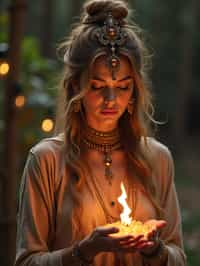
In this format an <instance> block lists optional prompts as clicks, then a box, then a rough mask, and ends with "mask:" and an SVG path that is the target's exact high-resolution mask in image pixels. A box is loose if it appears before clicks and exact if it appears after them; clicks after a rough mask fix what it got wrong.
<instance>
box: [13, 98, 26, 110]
mask: <svg viewBox="0 0 200 266" xmlns="http://www.w3.org/2000/svg"><path fill="white" fill-rule="evenodd" d="M25 102H26V98H25V96H24V95H18V96H17V97H16V98H15V106H16V107H17V108H21V107H23V106H24V104H25Z"/></svg>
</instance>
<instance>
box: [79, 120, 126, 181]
mask: <svg viewBox="0 0 200 266" xmlns="http://www.w3.org/2000/svg"><path fill="white" fill-rule="evenodd" d="M82 142H83V144H84V145H85V146H86V147H87V148H88V149H94V150H98V151H101V152H103V154H104V165H105V177H106V179H107V180H108V183H109V184H110V185H111V184H112V179H113V173H112V169H111V166H112V156H111V153H112V151H114V150H117V149H119V148H120V147H121V143H120V135H119V130H118V129H114V130H112V131H109V132H101V131H98V130H96V129H94V128H91V127H89V126H88V125H87V126H85V128H84V129H83V130H82Z"/></svg>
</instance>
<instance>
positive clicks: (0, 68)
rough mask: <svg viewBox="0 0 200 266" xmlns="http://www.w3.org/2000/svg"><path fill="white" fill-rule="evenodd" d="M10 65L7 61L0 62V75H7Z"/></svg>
mask: <svg viewBox="0 0 200 266" xmlns="http://www.w3.org/2000/svg"><path fill="white" fill-rule="evenodd" d="M9 69H10V66H9V64H8V63H7V62H2V63H1V64H0V75H2V76H4V75H7V74H8V72H9Z"/></svg>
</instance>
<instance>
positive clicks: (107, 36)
mask: <svg viewBox="0 0 200 266" xmlns="http://www.w3.org/2000/svg"><path fill="white" fill-rule="evenodd" d="M95 34H96V36H97V39H98V41H99V42H100V44H102V45H104V46H107V47H108V49H110V52H111V55H110V57H109V58H108V60H109V61H108V63H109V67H110V68H111V70H112V77H113V79H115V72H116V70H118V69H119V66H120V59H119V57H118V56H117V54H116V50H117V47H119V46H121V45H123V44H124V43H125V42H126V38H127V35H126V33H125V32H124V31H123V29H122V20H120V19H116V18H114V17H113V15H112V14H111V13H108V16H107V17H106V19H105V22H104V25H103V26H102V27H100V28H98V29H97V30H96V32H95Z"/></svg>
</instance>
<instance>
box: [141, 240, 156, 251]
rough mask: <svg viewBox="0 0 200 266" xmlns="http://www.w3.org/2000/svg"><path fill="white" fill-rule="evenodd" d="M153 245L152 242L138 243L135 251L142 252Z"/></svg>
mask: <svg viewBox="0 0 200 266" xmlns="http://www.w3.org/2000/svg"><path fill="white" fill-rule="evenodd" d="M154 245H155V243H154V242H150V241H149V242H145V243H140V244H138V245H137V249H139V250H144V249H147V248H152V247H153V246H154Z"/></svg>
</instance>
